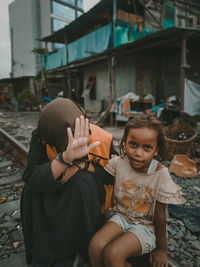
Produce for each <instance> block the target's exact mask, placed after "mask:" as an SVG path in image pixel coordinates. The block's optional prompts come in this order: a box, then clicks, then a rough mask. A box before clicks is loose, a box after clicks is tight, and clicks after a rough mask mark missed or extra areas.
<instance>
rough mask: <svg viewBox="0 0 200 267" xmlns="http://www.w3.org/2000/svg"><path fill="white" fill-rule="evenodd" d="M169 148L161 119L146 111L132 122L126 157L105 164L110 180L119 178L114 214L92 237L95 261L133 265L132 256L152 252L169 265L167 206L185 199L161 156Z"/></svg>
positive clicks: (96, 266) (115, 266)
mask: <svg viewBox="0 0 200 267" xmlns="http://www.w3.org/2000/svg"><path fill="white" fill-rule="evenodd" d="M164 154H165V147H164V136H163V132H162V125H161V122H160V121H158V120H157V119H155V118H154V117H152V116H150V115H145V114H142V115H139V116H137V117H135V118H134V119H132V120H130V121H129V122H128V123H127V124H126V126H125V131H124V136H123V138H122V141H121V144H120V157H114V158H112V159H111V160H110V161H109V163H108V164H107V165H106V167H105V170H106V173H107V174H106V173H105V177H104V182H105V183H106V181H109V183H112V181H113V180H114V182H113V184H114V205H113V208H112V212H113V216H112V217H111V218H110V219H109V220H108V222H107V223H106V224H105V225H104V226H103V227H102V228H101V229H100V230H99V231H98V232H97V233H96V234H95V235H94V237H93V238H92V240H91V242H90V246H89V255H90V260H91V264H92V266H93V267H104V266H106V267H121V266H123V267H125V266H126V267H129V266H132V265H131V264H130V263H129V262H128V261H127V260H128V258H130V257H133V256H139V255H142V254H146V253H150V252H151V255H150V262H151V264H152V266H153V267H167V266H168V259H167V237H166V233H167V230H166V207H167V204H168V203H173V204H182V203H184V201H185V200H184V198H183V197H182V193H181V188H180V187H179V186H178V185H176V184H175V183H174V182H173V181H172V179H171V177H170V174H169V172H168V169H167V168H166V167H165V166H164V165H163V164H162V163H160V162H158V161H157V160H160V161H162V160H163V159H164Z"/></svg>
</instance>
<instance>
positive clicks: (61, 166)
mask: <svg viewBox="0 0 200 267" xmlns="http://www.w3.org/2000/svg"><path fill="white" fill-rule="evenodd" d="M84 117H86V116H85V112H84V110H83V109H82V108H81V107H80V106H79V105H77V104H76V103H74V102H73V101H71V100H70V99H66V98H65V99H64V98H58V99H55V100H53V101H52V102H50V103H49V104H48V105H47V106H46V107H44V109H43V110H42V111H41V114H40V118H39V123H38V128H37V129H36V130H34V131H33V133H32V138H31V142H30V151H29V156H28V162H27V166H26V168H25V170H24V173H23V181H24V182H25V186H24V189H23V193H22V198H21V215H22V227H23V234H24V241H25V248H26V257H27V263H29V264H30V263H31V264H32V265H31V266H37V267H44V266H59V267H65V266H68V267H70V266H73V261H74V257H75V255H76V254H77V253H78V254H79V255H81V258H83V259H84V262H87V260H88V258H87V257H88V254H87V249H88V244H89V241H90V239H91V237H92V236H93V235H94V233H95V232H96V231H97V230H98V229H99V227H100V226H101V225H102V223H103V220H104V218H103V215H102V213H101V207H102V204H103V203H104V185H103V182H102V179H101V177H99V175H97V172H96V171H94V167H93V166H92V164H91V163H88V164H85V159H82V160H81V163H79V162H78V163H77V162H76V163H75V162H73V164H70V162H72V161H73V154H72V153H71V152H70V146H72V147H73V149H72V150H71V151H73V153H74V151H76V150H75V149H74V146H76V137H77V139H78V140H79V141H80V140H81V142H83V150H77V151H76V155H75V156H74V158H82V157H83V156H84V155H86V154H88V153H89V150H91V149H93V148H94V147H96V146H97V144H98V143H93V144H90V145H88V144H87V142H88V139H89V129H88V128H89V126H88V122H87V123H86V124H85V119H84ZM77 118H78V119H77ZM75 122H76V123H75ZM85 125H86V126H85ZM68 127H70V128H71V130H72V131H71V130H70V129H69V128H68ZM100 131H102V129H101V130H100ZM73 134H74V136H73ZM79 137H82V138H81V139H80V138H79ZM107 137H108V136H107V135H105V138H104V140H105V141H106V139H109V138H107ZM107 144H110V145H111V141H110V140H109V142H108V143H107ZM79 145H80V144H79ZM107 147H108V145H107ZM109 149H110V147H109ZM81 151H82V152H81ZM82 161H84V163H82ZM74 164H75V165H74ZM71 165H72V166H71ZM80 166H81V167H80ZM82 166H83V167H84V166H85V168H82ZM99 167H100V165H99ZM99 167H98V168H99ZM87 168H89V170H90V171H91V172H89V171H88V170H87ZM78 169H81V170H78ZM77 170H78V171H77ZM69 178H70V179H69Z"/></svg>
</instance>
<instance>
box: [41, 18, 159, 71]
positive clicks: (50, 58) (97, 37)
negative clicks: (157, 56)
mask: <svg viewBox="0 0 200 267" xmlns="http://www.w3.org/2000/svg"><path fill="white" fill-rule="evenodd" d="M153 32H155V30H154V29H151V28H147V27H143V29H142V31H141V32H139V31H138V27H137V25H132V24H130V23H128V22H124V21H121V20H118V22H117V26H116V28H115V33H114V34H115V47H117V46H119V45H123V44H126V43H129V42H134V41H136V40H138V39H140V38H142V37H145V36H146V35H148V34H151V33H153ZM112 39H113V36H112V23H110V24H108V25H106V26H104V27H102V28H99V29H97V30H96V31H93V32H91V33H89V34H87V35H85V36H83V37H82V38H80V39H78V40H76V41H75V42H73V43H70V44H69V45H64V46H63V47H62V48H59V49H58V50H57V51H56V52H53V53H49V54H46V55H45V56H44V69H45V70H51V69H55V68H58V67H62V66H66V65H68V64H69V63H71V62H73V61H76V60H80V59H82V58H87V57H89V56H92V55H94V54H98V53H102V52H104V51H105V50H107V49H108V48H112V47H113V40H112Z"/></svg>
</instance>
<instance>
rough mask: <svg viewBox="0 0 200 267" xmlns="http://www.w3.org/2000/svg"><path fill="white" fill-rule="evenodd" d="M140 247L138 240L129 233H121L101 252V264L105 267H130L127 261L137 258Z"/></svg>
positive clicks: (140, 250)
mask: <svg viewBox="0 0 200 267" xmlns="http://www.w3.org/2000/svg"><path fill="white" fill-rule="evenodd" d="M141 252H142V247H141V243H140V241H139V239H138V238H137V237H136V236H135V235H134V234H133V233H130V232H126V233H123V234H122V235H120V236H118V237H117V238H116V239H114V240H112V241H111V242H109V244H108V245H107V246H106V247H105V248H104V250H103V263H104V266H105V267H131V266H132V265H131V264H130V263H128V262H127V259H128V258H130V257H133V256H139V255H140V254H141Z"/></svg>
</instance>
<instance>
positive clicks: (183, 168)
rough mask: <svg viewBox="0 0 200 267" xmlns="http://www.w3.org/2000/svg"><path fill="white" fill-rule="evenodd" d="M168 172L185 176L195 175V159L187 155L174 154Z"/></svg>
mask: <svg viewBox="0 0 200 267" xmlns="http://www.w3.org/2000/svg"><path fill="white" fill-rule="evenodd" d="M169 172H171V173H174V174H176V175H177V176H181V177H186V178H192V177H195V176H197V166H196V161H195V160H192V159H190V158H189V157H188V156H187V155H181V154H179V155H175V156H174V157H173V159H172V161H171V164H170V167H169Z"/></svg>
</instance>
